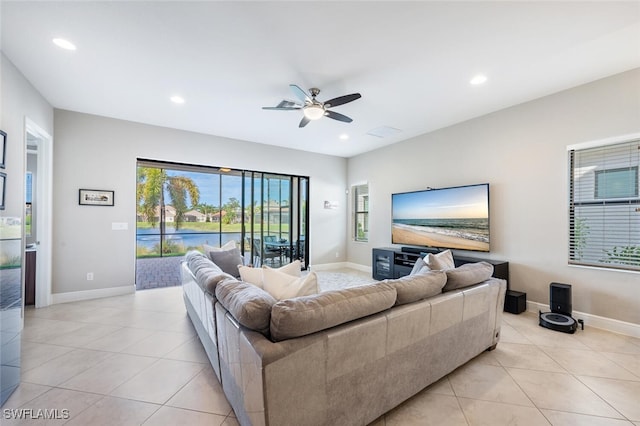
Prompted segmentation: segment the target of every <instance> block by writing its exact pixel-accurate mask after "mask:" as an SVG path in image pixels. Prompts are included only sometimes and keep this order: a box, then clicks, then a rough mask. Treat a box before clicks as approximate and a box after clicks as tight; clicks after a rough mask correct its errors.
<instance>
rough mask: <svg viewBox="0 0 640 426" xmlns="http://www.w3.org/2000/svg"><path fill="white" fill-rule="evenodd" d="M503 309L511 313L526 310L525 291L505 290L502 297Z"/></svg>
mask: <svg viewBox="0 0 640 426" xmlns="http://www.w3.org/2000/svg"><path fill="white" fill-rule="evenodd" d="M504 310H505V311H507V312H509V313H512V314H519V313H521V312H524V311H526V310H527V293H523V292H521V291H513V290H507V293H506V294H505V297H504Z"/></svg>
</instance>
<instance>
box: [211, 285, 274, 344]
mask: <svg viewBox="0 0 640 426" xmlns="http://www.w3.org/2000/svg"><path fill="white" fill-rule="evenodd" d="M216 298H217V299H218V301H219V302H220V304H221V305H222V306H224V307H225V309H226V310H227V311H229V313H230V314H231V315H232V316H233V317H234V318H235V319H236V321H238V322H239V323H240V324H242V325H243V326H245V327H247V328H250V329H251V330H255V331H258V332H260V333H262V334H264V335H268V334H269V324H270V319H271V308H272V306H273V305H274V304H275V303H276V300H275V299H274V298H273V297H272V296H271V295H270V294H269V293H267V292H266V291H264V290H262V289H261V288H258V287H256V286H255V285H253V284H249V283H245V282H243V281H238V280H235V279H227V280H223V281H221V282H219V283H218V285H217V287H216Z"/></svg>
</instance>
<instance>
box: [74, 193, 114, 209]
mask: <svg viewBox="0 0 640 426" xmlns="http://www.w3.org/2000/svg"><path fill="white" fill-rule="evenodd" d="M114 195H115V194H114V191H109V190H103V189H80V190H78V204H79V205H81V206H107V207H112V206H113V205H114Z"/></svg>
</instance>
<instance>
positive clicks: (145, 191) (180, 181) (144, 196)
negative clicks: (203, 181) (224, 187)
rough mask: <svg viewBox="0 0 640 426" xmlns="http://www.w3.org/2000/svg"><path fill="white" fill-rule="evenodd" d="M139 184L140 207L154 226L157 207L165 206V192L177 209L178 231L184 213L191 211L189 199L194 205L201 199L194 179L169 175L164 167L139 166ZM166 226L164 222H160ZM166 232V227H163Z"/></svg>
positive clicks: (176, 222) (161, 225)
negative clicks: (188, 203)
mask: <svg viewBox="0 0 640 426" xmlns="http://www.w3.org/2000/svg"><path fill="white" fill-rule="evenodd" d="M137 174H138V176H137V178H138V184H137V190H136V193H137V194H136V195H137V197H138V209H139V211H140V213H141V214H142V215H143V216H144V217H146V218H147V221H148V222H149V223H151V226H152V227H155V225H156V222H157V220H156V214H155V212H156V209H157V208H158V207H159V208H160V210H161V211H162V210H163V209H164V207H165V200H164V198H165V192H166V195H167V196H168V201H169V202H170V204H171V205H172V206H173V208H175V209H176V216H175V219H174V225H175V228H176V231H177V230H178V229H180V225H181V224H182V222H183V220H184V214H185V213H186V212H187V211H189V207H188V206H187V199H188V200H189V201H190V202H191V205H192V206H195V205H197V204H198V201H199V200H200V190H199V189H198V186H197V185H196V184H195V183H194V182H193V180H192V179H190V178H188V177H186V176H169V175H167V172H166V171H165V170H164V169H159V168H155V167H138V172H137ZM160 227H161V228H164V222H163V221H161V222H160ZM161 231H162V232H164V229H161Z"/></svg>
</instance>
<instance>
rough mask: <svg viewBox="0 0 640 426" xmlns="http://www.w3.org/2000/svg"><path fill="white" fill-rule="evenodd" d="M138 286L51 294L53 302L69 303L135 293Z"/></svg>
mask: <svg viewBox="0 0 640 426" xmlns="http://www.w3.org/2000/svg"><path fill="white" fill-rule="evenodd" d="M135 291H136V286H134V285H130V286H120V287H109V288H98V289H95V290H83V291H70V292H67V293H53V294H52V295H51V303H52V304H54V305H55V304H58V303H69V302H78V301H80V300H89V299H99V298H102V297H111V296H121V295H123V294H130V293H135Z"/></svg>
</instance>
